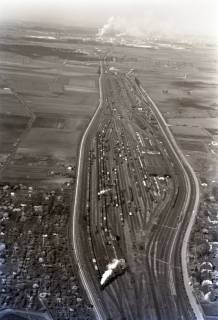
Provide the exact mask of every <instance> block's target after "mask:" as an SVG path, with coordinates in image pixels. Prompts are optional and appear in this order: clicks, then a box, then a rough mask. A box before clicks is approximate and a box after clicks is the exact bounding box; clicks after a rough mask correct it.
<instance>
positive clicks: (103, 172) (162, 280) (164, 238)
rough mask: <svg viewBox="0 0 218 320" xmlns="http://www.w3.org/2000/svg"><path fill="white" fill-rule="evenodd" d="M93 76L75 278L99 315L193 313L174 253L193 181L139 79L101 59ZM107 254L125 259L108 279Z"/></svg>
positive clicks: (178, 256)
mask: <svg viewBox="0 0 218 320" xmlns="http://www.w3.org/2000/svg"><path fill="white" fill-rule="evenodd" d="M101 77H102V106H101V108H100V109H99V111H98V113H96V116H95V118H94V120H93V122H92V123H91V124H90V126H89V128H88V129H89V131H88V135H87V137H85V142H84V150H82V151H81V154H80V155H81V158H80V159H81V161H82V165H81V166H82V169H81V175H79V179H80V180H81V185H83V186H84V185H86V188H84V187H83V188H82V187H81V185H80V184H78V189H79V192H78V194H79V195H78V197H80V198H79V201H78V202H79V203H78V205H77V206H76V208H75V211H76V212H75V213H74V214H75V215H77V211H78V212H80V214H79V215H78V218H77V219H78V223H79V225H80V228H81V230H83V233H82V232H79V230H75V231H74V232H75V238H74V239H77V240H75V241H76V242H77V245H76V246H74V250H75V251H76V257H77V262H78V264H79V265H80V264H81V269H82V271H81V270H80V272H81V275H82V276H81V277H82V279H83V282H84V283H85V286H86V288H87V291H88V293H89V295H90V298H91V300H93V301H94V305H95V308H96V311H97V314H98V315H99V319H144V318H145V317H146V319H173V318H175V319H196V315H195V314H194V312H193V309H192V306H190V305H189V300H188V296H187V292H186V290H185V287H184V284H183V271H182V261H181V254H179V253H180V252H181V250H182V243H183V237H184V229H185V228H184V227H185V226H186V227H187V222H188V220H187V215H191V213H192V211H193V212H194V204H195V193H196V192H197V191H196V189H195V183H194V180H193V178H192V176H191V174H190V172H188V173H186V175H184V173H183V170H187V169H184V167H183V166H182V168H181V167H180V166H181V163H179V161H178V159H177V156H176V154H175V152H173V150H172V145H170V143H169V140H168V139H169V137H168V136H167V135H166V133H164V130H163V124H161V119H159V118H158V114H156V113H155V111H154V106H153V105H152V102H151V100H150V99H149V97H148V96H147V95H146V93H145V92H143V91H142V89H141V87H140V84H139V81H138V80H137V79H135V78H134V77H131V76H130V75H128V74H124V73H121V72H117V71H116V70H114V68H109V67H108V66H107V64H106V63H104V64H103V65H102V76H101ZM187 171H188V170H187ZM188 174H189V176H190V177H187V175H188ZM186 179H188V185H189V188H190V191H191V196H190V197H188V198H187V185H186V183H187V181H186ZM81 213H82V214H81ZM77 219H75V221H77ZM75 223H76V222H75ZM183 228H184V229H183ZM84 230H86V233H84ZM87 248H89V250H88V252H89V254H85V255H83V254H81V252H84V251H86V252H87ZM184 258H185V259H186V256H185V257H184ZM114 259H118V260H121V259H124V261H125V262H126V268H125V269H124V270H123V269H122V270H121V271H120V273H121V275H120V276H119V274H118V275H117V274H116V273H115V277H116V281H113V277H114V275H113V274H112V275H109V276H108V278H107V277H105V276H106V275H107V272H106V273H105V270H106V269H107V268H108V267H107V265H108V263H109V262H111V261H114ZM103 275H105V276H103ZM186 280H187V279H186ZM100 283H101V285H100ZM97 297H98V298H97ZM99 297H100V298H99Z"/></svg>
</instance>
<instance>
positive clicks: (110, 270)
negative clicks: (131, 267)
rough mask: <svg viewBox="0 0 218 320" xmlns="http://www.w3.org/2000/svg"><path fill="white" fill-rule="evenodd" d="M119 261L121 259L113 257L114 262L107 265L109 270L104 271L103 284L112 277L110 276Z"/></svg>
mask: <svg viewBox="0 0 218 320" xmlns="http://www.w3.org/2000/svg"><path fill="white" fill-rule="evenodd" d="M119 263H120V260H118V259H113V261H112V263H109V264H108V265H107V270H106V271H105V272H104V273H103V275H102V278H101V286H103V285H104V284H105V282H106V281H107V280H108V279H109V278H110V276H111V275H112V274H113V271H114V270H115V269H116V268H117V266H118V265H119Z"/></svg>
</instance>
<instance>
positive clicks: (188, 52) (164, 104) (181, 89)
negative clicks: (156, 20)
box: [111, 44, 218, 182]
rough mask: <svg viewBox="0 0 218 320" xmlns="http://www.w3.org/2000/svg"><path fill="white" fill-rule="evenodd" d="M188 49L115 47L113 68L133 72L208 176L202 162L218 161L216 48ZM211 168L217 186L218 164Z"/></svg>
mask: <svg viewBox="0 0 218 320" xmlns="http://www.w3.org/2000/svg"><path fill="white" fill-rule="evenodd" d="M183 47H184V49H182V50H174V49H172V48H159V49H158V50H155V49H145V48H121V47H116V48H114V49H113V54H114V56H115V58H116V61H115V62H113V63H111V66H114V67H116V68H118V69H120V70H121V71H125V72H128V71H130V69H133V71H134V72H133V75H134V76H136V77H137V78H138V79H139V80H140V82H141V84H142V85H143V87H144V88H145V90H146V91H147V92H148V94H149V95H150V96H151V98H152V99H153V100H154V102H155V103H156V104H157V106H158V108H159V110H160V111H161V113H162V114H163V116H164V118H165V119H166V121H167V123H168V124H169V127H170V129H171V130H172V132H173V134H174V136H175V138H176V139H177V141H178V143H179V145H180V146H181V148H182V149H183V150H184V153H185V154H186V153H187V151H188V158H187V159H188V160H189V161H190V162H191V163H192V165H193V167H194V169H195V170H196V172H198V173H199V175H202V176H204V177H206V176H207V174H208V170H207V168H206V165H204V166H203V168H204V169H203V170H200V168H201V169H202V167H201V165H200V163H201V161H202V163H203V162H204V163H213V164H215V163H216V161H217V160H216V161H215V157H216V155H215V153H216V152H217V150H215V148H214V147H211V145H210V144H211V142H212V141H213V140H214V139H216V135H217V132H218V78H217V70H218V62H217V48H216V47H213V46H207V45H205V46H202V45H199V44H198V45H188V44H187V45H184V46H183ZM120 61H121V62H120ZM184 139H185V140H184ZM199 140H201V143H200V142H199ZM205 156H206V158H207V161H206V162H205ZM209 167H210V175H209V176H210V177H211V176H213V180H216V181H217V182H218V168H217V166H216V165H214V166H212V165H209ZM211 172H212V173H211Z"/></svg>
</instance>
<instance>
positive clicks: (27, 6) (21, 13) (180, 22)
mask: <svg viewBox="0 0 218 320" xmlns="http://www.w3.org/2000/svg"><path fill="white" fill-rule="evenodd" d="M112 16H113V17H114V18H113V19H112V20H113V23H114V24H115V27H116V28H118V29H119V28H120V29H121V32H124V31H125V30H128V32H130V33H135V34H141V33H143V32H156V33H158V32H159V33H165V34H168V35H169V36H170V35H171V34H172V35H173V34H178V35H180V34H181V35H182V34H188V35H200V36H210V37H216V39H218V22H217V21H218V1H217V0H110V1H103V0H102V1H100V0H92V1H90V0H88V1H87V0H86V1H85V0H77V1H75V0H11V1H10V0H1V1H0V22H4V21H15V20H16V21H17V20H22V21H33V22H36V23H43V24H44V23H49V24H60V25H72V26H73V25H78V26H86V27H87V26H92V27H101V26H103V25H104V24H106V23H107V21H108V19H110V18H111V17H112Z"/></svg>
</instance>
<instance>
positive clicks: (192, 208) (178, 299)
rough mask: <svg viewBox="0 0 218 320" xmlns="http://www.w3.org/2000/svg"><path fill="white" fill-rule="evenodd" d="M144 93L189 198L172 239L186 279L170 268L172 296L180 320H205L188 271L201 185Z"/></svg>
mask: <svg viewBox="0 0 218 320" xmlns="http://www.w3.org/2000/svg"><path fill="white" fill-rule="evenodd" d="M140 91H141V92H142V94H143V95H144V96H145V97H146V98H147V99H148V100H149V101H150V103H151V106H152V107H153V111H154V113H155V115H156V118H157V120H158V122H159V125H160V128H161V130H162V133H163V135H164V136H165V138H166V140H167V141H168V144H169V147H170V148H171V150H172V154H173V155H174V158H175V162H177V163H178V165H179V166H180V169H181V171H182V172H183V180H182V181H180V183H182V184H183V192H184V193H185V194H186V197H184V203H183V208H181V219H180V221H179V224H177V226H176V232H175V233H174V236H173V239H172V244H171V249H170V256H169V265H170V266H181V271H182V275H183V276H181V272H179V270H176V269H175V268H174V269H173V268H172V267H170V279H171V292H172V296H175V300H174V304H175V307H176V309H177V313H178V314H180V317H179V319H180V318H181V319H189V318H190V317H191V316H192V311H193V312H194V314H195V317H196V319H197V320H203V319H204V316H203V313H202V310H201V308H200V306H199V304H198V303H197V301H196V299H195V297H194V295H193V292H192V289H191V287H190V285H189V279H188V270H187V246H188V240H189V237H190V233H191V229H192V226H193V224H194V221H195V217H196V214H197V211H198V205H199V183H198V180H197V177H196V174H195V172H194V171H193V169H192V167H191V166H190V164H189V163H188V161H187V160H186V158H185V157H184V155H183V153H182V152H181V150H180V149H179V147H178V145H177V143H176V141H175V139H174V137H173V135H172V133H171V131H170V130H169V128H168V125H167V123H166V122H165V120H164V118H163V117H162V115H161V113H160V111H159V110H158V108H157V106H156V105H155V103H154V102H153V101H152V99H151V98H150V97H149V96H148V94H147V93H146V91H145V90H144V89H143V88H142V87H140ZM182 201H183V200H182ZM170 226H173V220H172V221H171V223H170ZM168 239H169V238H168ZM162 241H163V239H162ZM168 241H169V240H168ZM168 243H169V242H168ZM165 245H166V244H165ZM155 258H156V257H155ZM182 281H183V282H184V286H185V288H182V286H181V285H180V283H181V282H182ZM184 289H185V290H184ZM187 297H188V299H189V303H190V305H191V308H192V311H191V312H189V311H188V310H189V308H188V306H187Z"/></svg>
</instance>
